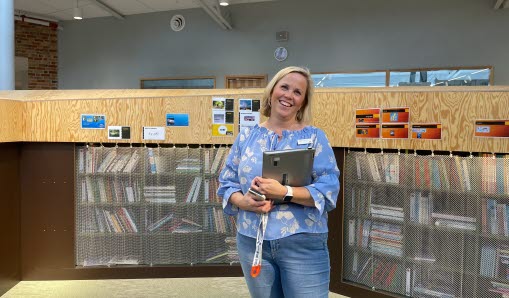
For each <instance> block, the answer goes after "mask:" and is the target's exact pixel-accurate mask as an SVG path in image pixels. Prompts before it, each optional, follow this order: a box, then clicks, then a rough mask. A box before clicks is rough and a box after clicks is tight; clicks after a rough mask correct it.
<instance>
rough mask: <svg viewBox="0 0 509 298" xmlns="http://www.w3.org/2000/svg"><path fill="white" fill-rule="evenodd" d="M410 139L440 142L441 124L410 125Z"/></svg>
mask: <svg viewBox="0 0 509 298" xmlns="http://www.w3.org/2000/svg"><path fill="white" fill-rule="evenodd" d="M411 127H412V129H411V131H412V139H420V140H440V139H442V124H441V123H419V124H412V126H411Z"/></svg>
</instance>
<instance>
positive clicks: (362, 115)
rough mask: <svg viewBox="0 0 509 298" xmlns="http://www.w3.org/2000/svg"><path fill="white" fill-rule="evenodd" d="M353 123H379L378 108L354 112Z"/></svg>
mask: <svg viewBox="0 0 509 298" xmlns="http://www.w3.org/2000/svg"><path fill="white" fill-rule="evenodd" d="M355 123H380V108H368V109H357V110H355Z"/></svg>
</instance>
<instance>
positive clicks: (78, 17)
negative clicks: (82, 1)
mask: <svg viewBox="0 0 509 298" xmlns="http://www.w3.org/2000/svg"><path fill="white" fill-rule="evenodd" d="M74 19H75V20H81V19H83V13H82V11H81V8H80V7H79V6H78V0H76V6H75V7H74Z"/></svg>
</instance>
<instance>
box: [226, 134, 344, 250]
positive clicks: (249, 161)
mask: <svg viewBox="0 0 509 298" xmlns="http://www.w3.org/2000/svg"><path fill="white" fill-rule="evenodd" d="M299 140H300V142H299ZM310 143H311V144H312V146H313V147H314V148H315V149H316V151H315V159H314V165H313V173H312V175H313V181H312V183H311V184H310V185H307V186H305V187H306V188H307V189H308V190H309V193H310V194H311V196H312V197H313V200H314V201H315V207H306V206H302V205H298V204H281V205H276V207H275V208H274V209H273V210H272V211H270V212H269V219H268V224H267V230H266V232H265V237H264V239H265V240H275V239H280V238H283V237H287V236H290V235H293V234H297V233H325V232H328V228H327V212H328V211H331V210H332V209H334V208H336V201H337V196H338V192H339V179H338V177H339V169H338V166H337V164H336V158H335V157H334V153H333V151H332V147H331V146H330V144H329V141H328V139H327V137H326V135H325V133H324V132H323V131H322V130H321V129H319V128H316V127H313V126H306V127H304V128H303V129H302V130H297V131H288V130H285V131H283V136H282V138H281V140H278V136H277V134H276V133H275V132H273V131H270V130H268V129H267V128H265V127H261V126H258V125H256V126H254V127H253V128H246V129H244V130H243V131H241V133H239V135H238V136H237V139H236V140H235V142H234V144H233V146H232V148H231V150H230V154H229V155H228V157H227V160H226V162H225V166H224V168H223V170H222V171H221V174H220V176H219V182H220V186H219V189H218V190H217V194H218V196H219V197H222V198H223V209H224V212H225V213H226V214H229V215H236V216H237V228H238V232H239V233H240V234H242V235H245V236H248V237H252V238H256V233H257V230H258V226H259V222H260V214H256V213H254V212H250V211H244V210H241V209H239V208H238V207H237V206H235V205H233V204H231V203H230V202H229V198H230V196H231V195H232V194H233V193H235V192H238V191H241V192H242V193H246V192H247V191H248V189H249V186H250V185H251V181H252V180H253V178H254V177H256V176H261V174H262V163H263V152H264V151H269V150H270V151H272V150H285V149H299V148H308V147H309V144H310Z"/></svg>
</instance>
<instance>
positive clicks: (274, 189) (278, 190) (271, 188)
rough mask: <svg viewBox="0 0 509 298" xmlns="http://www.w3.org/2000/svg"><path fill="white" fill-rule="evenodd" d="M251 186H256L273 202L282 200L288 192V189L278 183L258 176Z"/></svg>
mask: <svg viewBox="0 0 509 298" xmlns="http://www.w3.org/2000/svg"><path fill="white" fill-rule="evenodd" d="M251 185H255V186H256V189H257V190H259V191H260V192H261V193H262V194H264V195H265V196H266V197H267V198H269V199H273V200H282V199H283V198H284V197H285V195H286V192H287V189H286V187H285V186H284V185H282V184H281V183H279V182H278V181H276V180H274V179H269V178H262V177H259V176H256V177H255V178H254V179H253V181H252V182H251Z"/></svg>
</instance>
